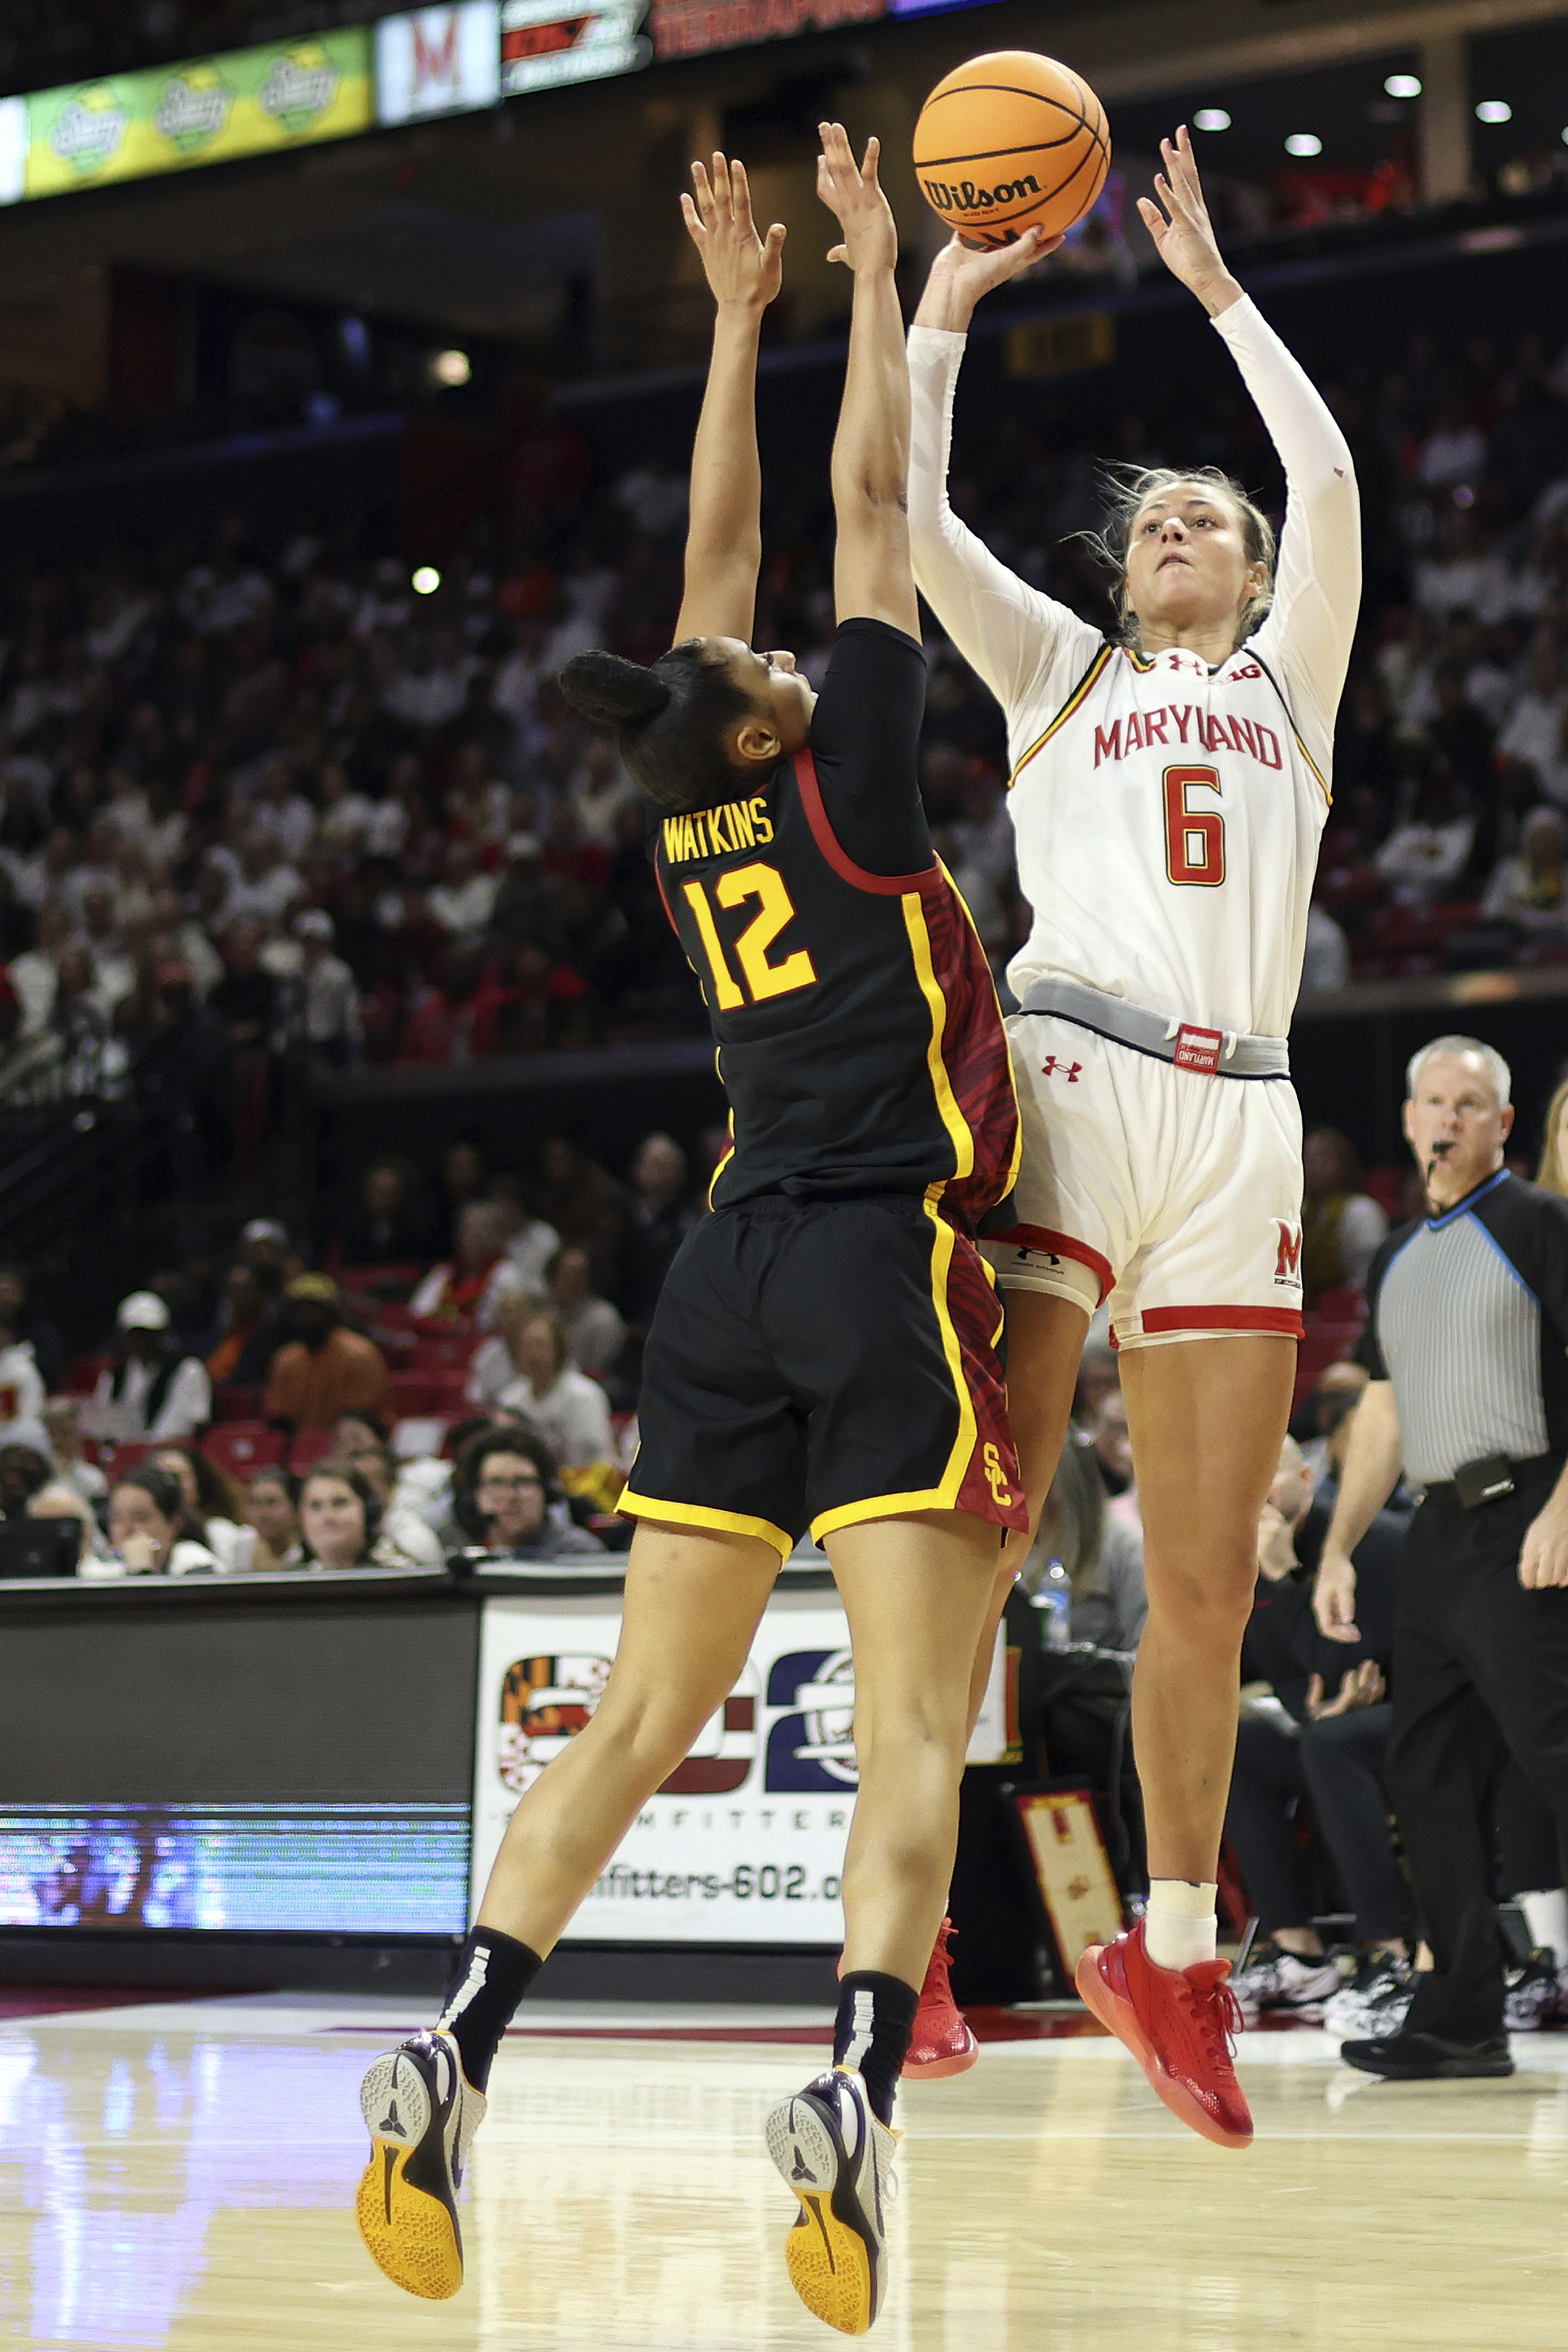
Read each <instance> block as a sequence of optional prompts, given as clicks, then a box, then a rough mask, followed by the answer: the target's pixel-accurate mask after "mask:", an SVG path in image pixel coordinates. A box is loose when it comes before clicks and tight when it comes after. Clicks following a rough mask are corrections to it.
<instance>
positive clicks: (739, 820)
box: [654, 620, 1018, 1231]
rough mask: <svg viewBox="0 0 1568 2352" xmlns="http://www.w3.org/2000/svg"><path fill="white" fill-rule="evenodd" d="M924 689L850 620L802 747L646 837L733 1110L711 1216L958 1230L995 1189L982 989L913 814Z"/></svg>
mask: <svg viewBox="0 0 1568 2352" xmlns="http://www.w3.org/2000/svg"><path fill="white" fill-rule="evenodd" d="M924 693H925V668H924V662H923V659H922V657H921V650H920V647H919V646H917V645H916V644H915V643H914V641H913V639H912V638H910V637H906V636H905V635H903V633H902V632H901V631H900V630H897V629H893V628H889V627H888V626H887V625H885V624H883V623H881V622H878V621H870V620H857V621H849V622H847V623H845V625H843V627H842V628H840V630H839V631H838V634H837V639H836V641H835V645H834V651H833V657H832V661H831V663H830V665H829V668H828V672H827V676H826V678H825V680H824V682H823V687H822V691H821V694H820V696H819V698H818V701H817V706H816V715H815V717H814V719H813V723H812V742H811V749H810V750H809V751H803V752H802V753H800V755H799V756H798V757H797V758H795V759H794V760H784V761H780V762H779V764H778V766H777V767H776V768H775V769H774V770H773V772H772V773H771V774H770V775H769V777H768V778H767V780H766V782H765V783H764V784H763V787H762V789H760V790H759V791H757V792H755V793H751V794H741V793H738V794H737V797H736V798H735V799H734V800H732V801H727V802H724V803H721V804H720V805H719V806H717V807H714V808H708V809H700V810H694V811H692V812H690V813H689V814H682V815H670V816H667V817H665V818H664V819H662V821H661V822H660V823H659V824H658V834H657V837H656V842H655V850H654V856H655V865H656V869H657V872H658V881H659V887H660V889H661V891H662V893H663V896H664V901H665V905H666V907H667V908H668V912H669V917H670V919H671V921H672V922H673V924H674V925H675V928H676V929H677V931H678V932H679V937H680V942H681V945H682V947H683V948H684V949H685V950H686V953H687V956H688V958H689V961H690V963H691V965H692V968H693V970H694V971H696V973H697V975H698V978H699V979H700V982H701V983H702V990H703V994H704V996H705V997H706V999H707V1003H708V1010H709V1017H710V1021H711V1023H712V1027H713V1034H714V1037H715V1040H716V1042H717V1044H718V1048H719V1073H720V1076H721V1079H722V1080H723V1084H724V1088H725V1092H726V1093H727V1095H728V1097H729V1100H730V1108H731V1149H730V1150H729V1152H728V1153H727V1155H726V1157H725V1158H724V1160H722V1161H721V1164H720V1167H719V1171H718V1173H717V1175H716V1176H715V1178H714V1183H713V1195H712V1197H713V1205H714V1207H715V1208H724V1207H729V1206H731V1204H733V1203H734V1202H740V1201H745V1200H751V1199H753V1198H755V1197H756V1196H757V1195H759V1194H763V1193H769V1192H780V1193H784V1194H790V1195H795V1196H797V1197H800V1198H815V1199H831V1198H849V1197H853V1196H855V1195H858V1194H879V1193H909V1194H912V1195H930V1196H931V1197H932V1198H933V1199H938V1200H940V1201H941V1202H942V1207H943V1209H944V1211H945V1212H946V1213H947V1214H948V1215H949V1216H950V1217H952V1219H953V1220H954V1222H955V1223H958V1224H959V1225H960V1226H962V1227H964V1228H966V1229H969V1230H971V1231H973V1229H974V1228H975V1227H976V1226H977V1225H978V1224H979V1223H980V1220H981V1219H982V1217H983V1216H984V1214H985V1213H986V1212H987V1211H988V1210H989V1209H991V1208H992V1207H994V1205H995V1203H996V1202H998V1201H999V1200H1000V1199H1001V1198H1002V1197H1003V1196H1004V1195H1005V1193H1006V1192H1008V1191H1009V1190H1010V1189H1011V1186H1012V1183H1013V1180H1014V1175H1015V1172H1016V1161H1017V1151H1018V1116H1017V1105H1016V1099H1015V1096H1014V1092H1013V1073H1012V1065H1011V1062H1010V1060H1009V1057H1008V1051H1007V1041H1006V1036H1005V1032H1004V1030H1003V1026H1002V1016H1001V1012H1000V1009H999V1007H998V1005H997V1002H996V992H995V988H994V985H993V982H992V978H991V972H990V969H989V967H988V965H987V963H986V961H985V956H984V950H983V949H982V947H981V944H980V940H979V938H978V935H977V934H976V932H975V929H974V926H973V922H972V921H971V919H970V916H969V911H968V909H967V908H966V907H965V906H964V904H963V899H962V898H960V896H959V894H958V892H957V890H956V889H955V888H954V887H953V885H952V881H951V879H950V878H949V877H948V875H947V873H946V871H945V870H944V868H943V867H942V865H941V863H940V862H939V861H938V860H937V859H936V857H935V856H934V855H933V853H932V850H931V839H930V835H929V834H928V833H927V830H926V825H925V818H924V814H923V812H922V810H921V803H920V794H919V789H918V783H917V772H916V752H917V747H918V740H919V734H920V725H921V711H922V708H923V704H924Z"/></svg>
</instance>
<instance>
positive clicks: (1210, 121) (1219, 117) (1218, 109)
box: [1193, 106, 1230, 131]
mask: <svg viewBox="0 0 1568 2352" xmlns="http://www.w3.org/2000/svg"><path fill="white" fill-rule="evenodd" d="M1193 128H1194V131H1228V130H1229V129H1230V117H1229V115H1228V114H1227V113H1226V110H1225V109H1224V107H1223V106H1200V107H1199V109H1198V110H1197V112H1196V113H1195V114H1194V117H1193Z"/></svg>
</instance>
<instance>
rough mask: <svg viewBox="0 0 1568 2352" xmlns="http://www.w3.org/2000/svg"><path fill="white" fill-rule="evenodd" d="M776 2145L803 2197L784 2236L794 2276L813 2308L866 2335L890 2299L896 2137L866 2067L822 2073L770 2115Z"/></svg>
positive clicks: (785, 2175)
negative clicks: (870, 2091) (889, 2216)
mask: <svg viewBox="0 0 1568 2352" xmlns="http://www.w3.org/2000/svg"><path fill="white" fill-rule="evenodd" d="M767 2139H768V2154H769V2155H770V2156H771V2157H772V2158H773V2162H774V2164H775V2165H776V2166H777V2167H778V2169H779V2174H780V2177H781V2178H782V2179H783V2180H784V2183H785V2184H786V2186H787V2187H789V2188H790V2189H794V2191H795V2195H796V2196H797V2197H798V2198H799V2200H800V2216H799V2219H798V2220H797V2221H796V2222H795V2227H794V2229H793V2230H792V2231H790V2233H789V2236H788V2238H787V2240H786V2241H785V2243H784V2261H785V2263H786V2265H787V2266H788V2270H789V2275H790V2284H791V2285H792V2286H793V2287H794V2289H795V2293H796V2294H798V2295H799V2297H800V2299H801V2301H802V2303H804V2304H805V2307H806V2309H807V2310H808V2311H810V2312H814V2313H815V2314H816V2317H817V2318H818V2319H823V2320H826V2323H827V2325H828V2326H829V2327H837V2329H838V2331H839V2333H840V2334H841V2335H844V2336H864V2335H865V2333H866V2331H867V2329H868V2327H869V2326H870V2325H871V2323H872V2321H873V2320H874V2319H875V2318H876V2316H877V2314H878V2312H879V2309H880V2308H881V2304H882V2295H883V2291H884V2287H885V2284H886V2273H887V2221H886V2208H887V2205H888V2203H889V2200H890V2199H891V2197H892V2195H893V2192H894V2187H895V2184H894V2180H893V2157H894V2154H895V2152H896V2147H897V2142H896V2139H895V2137H894V2135H893V2133H892V2132H890V2131H889V2129H888V2127H887V2126H886V2125H885V2124H883V2123H879V2121H878V2119H877V2117H876V2116H875V2114H874V2113H873V2112H872V2108H871V2103H870V2100H869V2099H868V2097H867V2095H866V2085H865V2084H864V2082H863V2081H862V2080H861V2078H860V2076H859V2075H858V2074H856V2073H854V2072H853V2071H852V2070H851V2069H850V2068H849V2067H847V2066H836V2067H834V2068H833V2069H832V2071H831V2073H829V2074H818V2075H817V2077H816V2080H815V2081H814V2082H811V2083H808V2084H806V2086H805V2090H804V2091H797V2092H796V2093H795V2096H794V2097H793V2098H789V2099H783V2100H781V2101H780V2103H779V2105H777V2106H776V2107H775V2108H774V2109H773V2113H772V2115H771V2116H769V2117H768V2122H767Z"/></svg>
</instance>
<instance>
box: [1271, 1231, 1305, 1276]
mask: <svg viewBox="0 0 1568 2352" xmlns="http://www.w3.org/2000/svg"><path fill="white" fill-rule="evenodd" d="M1274 1222H1275V1224H1276V1226H1277V1227H1278V1229H1279V1254H1278V1255H1277V1256H1276V1257H1275V1260H1274V1279H1275V1281H1276V1282H1293V1283H1300V1279H1301V1228H1300V1225H1292V1224H1289V1223H1287V1221H1286V1219H1285V1218H1283V1217H1277V1218H1276V1219H1275V1221H1274Z"/></svg>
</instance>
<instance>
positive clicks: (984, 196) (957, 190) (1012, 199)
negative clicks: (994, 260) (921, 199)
mask: <svg viewBox="0 0 1568 2352" xmlns="http://www.w3.org/2000/svg"><path fill="white" fill-rule="evenodd" d="M921 187H922V188H923V189H924V190H925V196H926V202H927V204H929V205H931V207H932V208H933V210H935V211H937V212H939V213H988V212H994V210H995V209H996V207H997V206H998V205H1016V204H1020V203H1021V202H1022V201H1023V199H1024V198H1025V197H1026V196H1037V195H1038V194H1039V193H1040V184H1039V182H1038V180H1037V179H1036V177H1035V175H1034V173H1032V172H1031V173H1029V174H1028V175H1027V177H1026V178H1025V179H1022V180H998V182H997V183H996V185H995V186H994V188H981V187H976V185H975V184H974V182H973V180H960V181H958V182H957V183H956V184H955V183H954V182H952V181H950V180H922V181H921Z"/></svg>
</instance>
